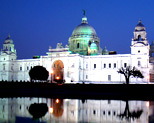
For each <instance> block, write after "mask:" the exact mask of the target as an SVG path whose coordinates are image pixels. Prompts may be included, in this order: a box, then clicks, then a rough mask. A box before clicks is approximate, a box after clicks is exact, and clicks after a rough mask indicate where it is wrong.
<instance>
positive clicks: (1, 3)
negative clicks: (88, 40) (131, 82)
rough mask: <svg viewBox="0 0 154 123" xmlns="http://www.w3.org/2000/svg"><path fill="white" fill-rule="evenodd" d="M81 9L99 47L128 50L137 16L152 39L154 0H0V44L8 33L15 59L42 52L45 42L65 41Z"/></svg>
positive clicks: (77, 23) (54, 45) (152, 39)
mask: <svg viewBox="0 0 154 123" xmlns="http://www.w3.org/2000/svg"><path fill="white" fill-rule="evenodd" d="M83 9H84V10H85V11H86V17H87V19H88V23H89V25H91V26H92V27H93V28H94V29H95V30H96V33H97V35H98V37H99V38H100V46H101V48H104V47H105V46H106V47H107V49H108V50H109V51H117V53H118V54H123V53H130V45H131V39H132V38H133V31H134V28H135V26H136V25H137V24H138V21H139V19H141V20H142V23H143V25H144V26H145V27H146V31H147V39H148V40H149V43H150V44H151V42H152V41H154V0H76V1H75V0H0V48H1V49H2V46H3V42H4V41H5V39H6V38H7V36H8V34H10V35H11V38H12V39H13V41H14V44H15V49H16V50H17V56H18V59H29V58H32V57H33V55H46V52H48V48H49V46H52V48H55V47H56V44H57V43H58V42H62V43H63V45H64V46H65V45H66V44H68V39H69V37H70V36H71V34H72V32H73V30H74V29H75V27H76V26H77V25H79V24H80V23H81V19H82V17H83V11H82V10H83Z"/></svg>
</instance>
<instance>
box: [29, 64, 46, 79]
mask: <svg viewBox="0 0 154 123" xmlns="http://www.w3.org/2000/svg"><path fill="white" fill-rule="evenodd" d="M29 76H30V79H31V81H34V80H40V81H46V80H47V79H48V76H49V72H48V71H47V70H46V68H44V67H43V66H34V67H33V68H31V69H30V71H29Z"/></svg>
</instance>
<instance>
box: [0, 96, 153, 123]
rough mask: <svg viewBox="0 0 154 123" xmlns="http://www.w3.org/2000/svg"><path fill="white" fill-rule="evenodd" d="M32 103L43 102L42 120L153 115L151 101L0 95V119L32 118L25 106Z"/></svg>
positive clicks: (98, 121)
mask: <svg viewBox="0 0 154 123" xmlns="http://www.w3.org/2000/svg"><path fill="white" fill-rule="evenodd" d="M34 103H37V104H38V103H46V104H47V107H48V112H47V113H46V114H45V116H43V117H41V118H40V119H39V121H44V122H51V121H56V122H73V123H74V122H75V123H77V122H95V123H101V122H102V123H103V122H114V123H119V122H137V123H141V122H142V123H148V122H149V119H150V120H152V119H154V118H153V116H154V113H153V112H154V108H153V102H150V103H149V102H148V101H119V100H84V101H83V100H77V99H50V98H0V109H1V110H0V122H16V120H17V119H18V118H20V119H22V120H24V119H25V118H29V119H32V115H31V114H30V113H29V111H28V110H29V107H30V105H31V104H34Z"/></svg>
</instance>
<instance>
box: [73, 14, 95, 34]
mask: <svg viewBox="0 0 154 123" xmlns="http://www.w3.org/2000/svg"><path fill="white" fill-rule="evenodd" d="M83 34H85V35H96V31H95V29H94V28H93V27H92V26H90V25H89V24H88V22H87V18H86V17H85V16H84V17H83V18H82V22H81V24H80V25H78V26H77V27H76V28H75V29H74V31H73V33H72V35H83Z"/></svg>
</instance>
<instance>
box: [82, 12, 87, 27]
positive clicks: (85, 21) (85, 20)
mask: <svg viewBox="0 0 154 123" xmlns="http://www.w3.org/2000/svg"><path fill="white" fill-rule="evenodd" d="M85 13H86V12H85V10H84V9H83V18H82V22H81V23H86V24H88V22H87V18H86V16H85Z"/></svg>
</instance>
